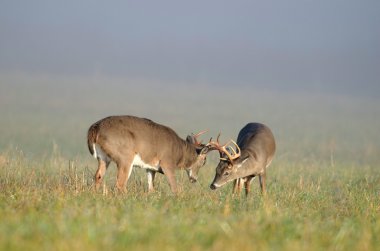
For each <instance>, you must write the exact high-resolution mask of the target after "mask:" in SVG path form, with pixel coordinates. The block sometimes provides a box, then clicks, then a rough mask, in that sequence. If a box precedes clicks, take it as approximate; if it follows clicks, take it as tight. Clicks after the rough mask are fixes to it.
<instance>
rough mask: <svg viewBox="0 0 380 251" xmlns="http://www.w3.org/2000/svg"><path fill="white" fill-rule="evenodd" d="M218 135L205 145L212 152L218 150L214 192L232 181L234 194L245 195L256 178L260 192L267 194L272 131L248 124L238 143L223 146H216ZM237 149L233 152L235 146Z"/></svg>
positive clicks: (272, 154)
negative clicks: (243, 193) (243, 192)
mask: <svg viewBox="0 0 380 251" xmlns="http://www.w3.org/2000/svg"><path fill="white" fill-rule="evenodd" d="M219 137H220V133H219V135H218V137H217V140H216V142H215V141H211V140H210V142H209V143H208V144H207V145H208V146H210V149H212V150H218V151H219V156H220V161H219V164H218V165H217V167H216V170H215V177H214V180H213V181H212V183H211V185H210V188H211V189H212V190H215V189H217V188H219V187H221V186H223V185H225V184H227V183H228V182H230V181H234V185H233V193H234V194H236V193H237V194H239V195H240V193H241V190H242V187H243V186H244V188H245V195H246V196H248V194H249V192H250V184H251V181H252V180H253V179H254V178H255V177H256V176H259V183H260V188H261V193H262V194H263V195H265V194H266V169H267V168H268V166H269V165H270V164H271V162H272V160H273V157H274V154H275V151H276V143H275V139H274V136H273V133H272V131H271V130H270V129H269V128H268V127H267V126H266V125H264V124H261V123H248V124H247V125H246V126H244V127H243V128H242V129H241V130H240V132H239V134H238V137H237V143H236V142H235V141H233V140H232V139H231V140H230V141H229V142H227V143H226V144H224V145H221V144H220V143H219ZM233 146H234V147H235V148H236V150H235V149H234V147H233Z"/></svg>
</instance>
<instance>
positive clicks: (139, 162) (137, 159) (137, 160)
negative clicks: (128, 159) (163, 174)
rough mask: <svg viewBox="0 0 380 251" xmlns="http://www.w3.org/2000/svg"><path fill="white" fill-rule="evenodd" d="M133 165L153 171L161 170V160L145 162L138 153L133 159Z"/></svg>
mask: <svg viewBox="0 0 380 251" xmlns="http://www.w3.org/2000/svg"><path fill="white" fill-rule="evenodd" d="M132 166H133V167H140V168H144V169H150V170H153V171H159V170H160V162H159V161H153V163H152V164H149V163H145V162H144V161H143V160H142V159H141V157H140V155H139V154H136V155H135V157H134V158H133V161H132Z"/></svg>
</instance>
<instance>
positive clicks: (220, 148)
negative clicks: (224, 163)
mask: <svg viewBox="0 0 380 251" xmlns="http://www.w3.org/2000/svg"><path fill="white" fill-rule="evenodd" d="M219 137H220V133H219V134H218V137H217V138H216V142H215V141H211V140H212V138H211V139H210V141H209V142H208V144H207V146H211V149H216V150H218V151H219V152H220V153H225V154H226V155H227V157H228V159H229V160H230V161H231V162H232V161H233V160H234V159H237V158H239V157H240V154H241V150H240V147H239V146H238V145H237V144H236V142H235V141H233V140H232V139H231V140H230V141H228V142H227V143H226V144H224V145H222V146H221V145H220V143H219ZM229 143H232V144H234V145H235V146H236V149H237V151H235V149H234V148H233V147H232V146H230V145H228V144H229ZM230 152H232V154H231V153H230ZM221 159H224V158H221ZM224 160H226V159H224Z"/></svg>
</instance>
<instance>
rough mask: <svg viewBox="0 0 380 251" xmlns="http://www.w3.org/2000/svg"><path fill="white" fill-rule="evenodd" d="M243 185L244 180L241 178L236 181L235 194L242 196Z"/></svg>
mask: <svg viewBox="0 0 380 251" xmlns="http://www.w3.org/2000/svg"><path fill="white" fill-rule="evenodd" d="M242 183H243V179H241V178H238V179H236V180H234V189H233V193H234V194H237V195H240V193H241V189H242Z"/></svg>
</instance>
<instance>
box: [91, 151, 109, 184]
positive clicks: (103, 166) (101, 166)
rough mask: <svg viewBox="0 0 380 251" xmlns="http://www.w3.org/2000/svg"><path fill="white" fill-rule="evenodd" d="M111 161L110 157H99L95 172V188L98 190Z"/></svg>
mask: <svg viewBox="0 0 380 251" xmlns="http://www.w3.org/2000/svg"><path fill="white" fill-rule="evenodd" d="M109 164H110V161H109V160H108V159H106V160H103V159H102V158H98V170H97V171H96V173H95V189H96V190H98V189H99V187H100V185H101V184H102V181H103V177H104V174H105V173H106V170H107V168H108V165H109Z"/></svg>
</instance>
